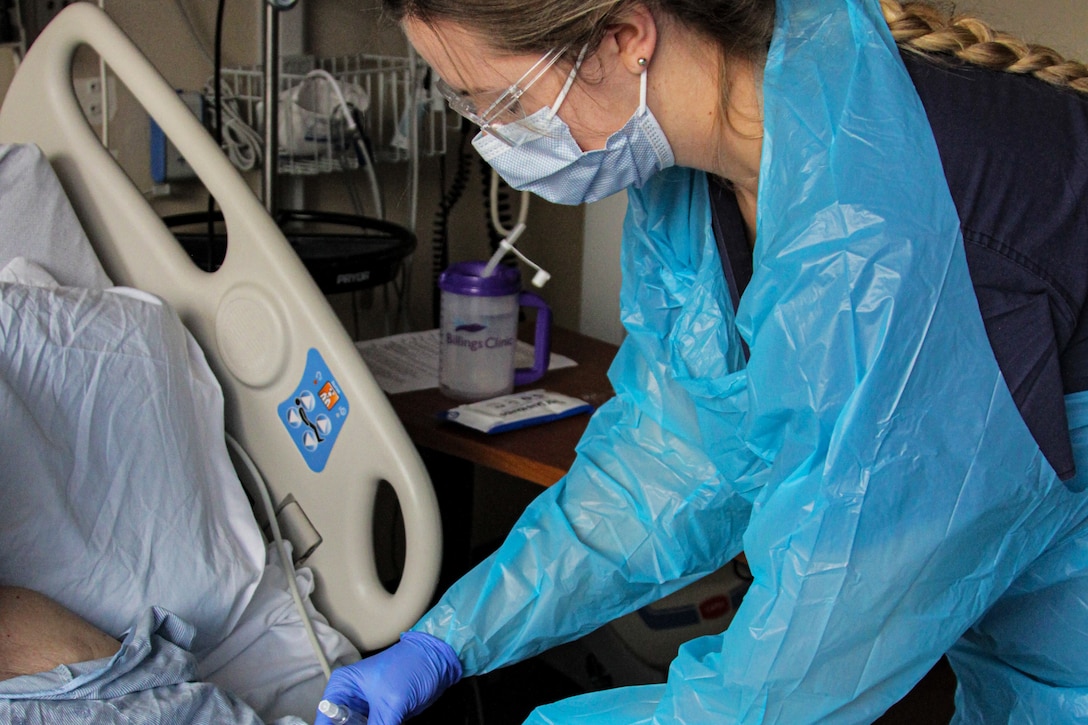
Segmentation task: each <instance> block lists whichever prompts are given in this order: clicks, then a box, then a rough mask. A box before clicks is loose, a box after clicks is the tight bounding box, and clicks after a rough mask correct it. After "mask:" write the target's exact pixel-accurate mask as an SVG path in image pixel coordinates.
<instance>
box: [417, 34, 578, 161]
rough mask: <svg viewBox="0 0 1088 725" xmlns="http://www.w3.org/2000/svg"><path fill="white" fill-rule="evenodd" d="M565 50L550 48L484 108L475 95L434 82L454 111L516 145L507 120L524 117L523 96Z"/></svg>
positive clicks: (441, 82) (573, 71) (514, 121)
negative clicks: (506, 131)
mask: <svg viewBox="0 0 1088 725" xmlns="http://www.w3.org/2000/svg"><path fill="white" fill-rule="evenodd" d="M566 51H567V49H566V48H554V49H552V50H549V51H548V52H547V53H545V54H544V55H543V56H541V58H540V60H538V61H537V62H536V63H534V64H533V67H532V68H530V69H529V70H527V71H525V73H524V74H523V75H522V76H521V77H520V78H518V79H517V80H516V81H515V82H514V83H513V85H511V86H510V87H509V88H507V89H506V90H505V91H503V92H502V93H501V94H499V97H498V98H496V99H495V100H494V101H493V102H492V103H491V104H490V105H489V106H488V107H487V108H485V109H484V110H483V111H481V110H479V107H478V106H477V105H476V101H475V99H473V97H472V96H471V95H470V94H468V93H466V92H465V91H459V90H457V89H455V88H454V87H453V86H451V85H450V84H448V83H446V81H444V80H442V79H441V78H439V79H438V80H437V81H436V82H435V87H436V88H437V89H438V92H439V93H441V94H442V97H443V98H445V99H446V102H447V103H448V104H449V105H450V108H452V109H453V110H454V111H456V112H457V113H459V114H460V115H462V116H464V117H465V118H467V119H468V120H470V121H472V122H473V123H474V124H476V125H477V126H479V127H480V128H481V129H482V130H484V131H486V132H487V133H489V134H492V135H494V136H495V137H497V138H498V139H499V140H501V141H503V142H504V143H506V144H508V145H510V146H514V145H516V144H515V142H514V141H513V140H511V139H510V138H508V137H507V136H505V135H503V132H502V126H503V125H505V124H508V123H516V122H517V121H520V120H522V119H524V118H525V115H526V114H525V109H524V108H522V106H521V97H522V96H523V95H524V94H525V92H526V91H527V90H529V88H530V87H532V85H533V84H534V83H536V82H537V81H538V80H540V78H541V76H543V75H544V74H545V73H547V72H548V70H549V69H551V67H552V66H553V65H555V64H556V62H557V61H558V60H559V59H560V58H562V57H563V54H564V53H565V52H566ZM576 71H577V66H575V68H574V69H573V70H572V71H571V78H570V79H568V81H567V86H568V87H569V86H570V83H571V81H572V80H573V75H574V73H575V72H576Z"/></svg>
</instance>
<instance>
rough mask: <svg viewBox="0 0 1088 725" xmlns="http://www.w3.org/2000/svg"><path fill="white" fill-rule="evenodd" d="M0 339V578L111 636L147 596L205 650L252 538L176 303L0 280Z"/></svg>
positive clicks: (228, 609) (255, 541) (216, 393)
mask: <svg viewBox="0 0 1088 725" xmlns="http://www.w3.org/2000/svg"><path fill="white" fill-rule="evenodd" d="M19 264H25V263H22V262H20V263H19ZM26 271H27V270H26V268H25V266H24V267H23V268H22V272H21V278H23V279H31V278H34V279H36V280H38V281H41V277H40V275H38V276H35V275H28V274H27V273H26ZM9 278H10V275H9ZM0 351H2V355H0V433H2V435H0V461H2V462H3V464H2V466H0V491H2V492H3V493H2V496H3V498H2V501H3V505H2V506H0V552H3V556H2V557H0V584H9V585H17V586H23V587H27V588H30V589H34V590H36V591H39V592H41V593H43V594H45V595H47V596H49V597H52V598H53V599H55V600H56V601H58V602H60V603H61V604H63V605H64V606H66V607H68V608H69V609H71V610H72V611H74V612H76V613H78V614H80V615H81V616H83V617H84V618H85V619H87V620H88V621H90V622H91V623H92V624H94V625H95V626H97V627H99V628H101V629H103V630H104V631H106V632H108V633H110V634H111V635H113V636H114V637H118V638H120V637H121V636H122V635H123V633H124V630H125V629H126V628H127V627H129V626H130V625H131V623H132V622H134V621H136V619H137V618H138V616H139V615H140V613H141V612H142V611H144V610H146V609H147V608H148V607H150V606H160V607H163V608H165V609H168V610H169V611H171V612H173V613H174V614H176V615H178V616H179V617H181V618H182V619H184V620H186V621H187V622H189V623H190V624H192V625H193V626H194V627H195V628H196V637H195V638H194V641H193V652H194V653H195V654H197V655H198V656H199V654H200V653H201V652H203V651H204V650H207V649H209V648H211V647H213V646H214V645H215V644H217V643H218V642H219V641H220V640H221V639H222V638H223V637H224V636H226V635H227V634H228V633H229V632H230V630H231V629H232V628H233V626H234V624H235V622H237V620H238V618H239V617H240V616H241V613H242V611H243V610H244V609H245V607H246V605H247V604H248V603H249V600H250V598H251V597H252V596H253V592H254V590H255V589H256V586H257V583H258V580H259V578H260V576H261V573H262V570H263V568H264V543H263V540H262V536H261V533H260V530H259V528H258V526H257V523H256V521H255V519H254V517H253V513H252V511H251V509H250V507H249V504H248V502H247V499H246V497H245V494H244V492H243V490H242V487H241V484H240V483H239V481H238V478H237V476H236V475H235V473H234V469H233V468H232V466H231V463H230V459H229V457H228V455H227V450H226V445H225V441H224V433H223V397H222V392H221V390H220V388H219V385H218V383H217V382H216V381H215V378H214V377H213V376H212V373H211V371H210V370H209V368H208V366H207V363H206V361H205V360H204V356H203V353H202V352H201V351H200V348H199V347H198V346H197V344H196V342H195V341H194V340H193V339H192V337H191V336H189V334H188V332H187V331H186V330H185V328H184V327H183V326H182V324H181V322H180V320H179V319H178V317H177V315H176V314H175V313H174V312H173V311H172V310H171V309H170V308H169V307H168V306H166V305H165V304H163V303H162V302H161V301H159V300H158V299H157V298H150V297H149V296H148V295H146V294H145V293H142V292H137V291H132V292H131V294H122V293H119V292H118V291H116V290H114V291H110V290H88V289H77V288H70V287H55V288H49V287H41V286H29V285H24V284H12V283H5V282H0Z"/></svg>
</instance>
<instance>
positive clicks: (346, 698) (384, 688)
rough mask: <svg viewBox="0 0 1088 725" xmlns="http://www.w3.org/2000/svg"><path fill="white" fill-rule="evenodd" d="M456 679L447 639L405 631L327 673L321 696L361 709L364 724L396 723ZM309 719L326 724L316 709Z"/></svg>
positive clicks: (455, 664) (457, 665)
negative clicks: (369, 654)
mask: <svg viewBox="0 0 1088 725" xmlns="http://www.w3.org/2000/svg"><path fill="white" fill-rule="evenodd" d="M460 679H461V662H460V660H458V659H457V654H456V653H455V652H454V651H453V648H452V647H450V646H449V645H448V644H446V643H445V642H443V641H442V640H440V639H438V638H437V637H433V636H431V635H429V634H425V633H423V632H405V633H404V634H402V635H401V636H400V641H399V642H397V643H396V644H395V645H393V646H392V647H390V648H389V649H386V650H383V651H382V652H379V653H378V654H376V655H373V656H372V657H367V658H366V659H363V660H360V661H359V662H356V663H355V664H353V665H348V666H347V667H341V668H339V669H337V670H336V671H335V672H333V673H332V677H330V678H329V684H327V685H326V686H325V699H326V700H329V701H331V702H334V703H336V704H337V705H343V706H345V707H347V708H349V709H351V710H353V711H354V712H357V713H359V714H361V715H366V716H367V718H368V725H400V723H402V722H404V720H405V719H407V718H409V717H411V716H413V715H416V714H418V713H420V712H422V711H423V710H424V709H426V708H427V706H428V705H430V704H431V703H433V702H434V701H435V700H437V699H438V696H439V695H441V694H442V693H443V692H445V691H446V688H448V687H449V686H450V685H453V684H454V683H456V682H457V681H458V680H460ZM314 725H331V721H330V720H329V719H328V718H327V717H325V716H324V715H322V714H321V713H318V714H317V718H316V719H315V720H314Z"/></svg>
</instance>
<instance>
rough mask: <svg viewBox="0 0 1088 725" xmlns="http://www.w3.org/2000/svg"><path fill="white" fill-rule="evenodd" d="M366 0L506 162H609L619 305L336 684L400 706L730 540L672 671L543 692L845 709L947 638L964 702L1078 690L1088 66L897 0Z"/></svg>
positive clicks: (904, 678)
mask: <svg viewBox="0 0 1088 725" xmlns="http://www.w3.org/2000/svg"><path fill="white" fill-rule="evenodd" d="M386 6H387V9H388V10H390V11H391V12H393V13H394V14H395V15H396V16H397V17H398V18H400V19H402V22H403V27H404V29H405V31H406V32H407V34H408V37H409V39H410V40H411V42H412V44H413V45H414V46H415V47H416V48H417V49H418V50H419V52H420V54H421V55H422V56H423V57H424V58H425V59H426V60H427V61H428V62H429V63H430V64H431V65H432V66H433V67H434V68H435V70H436V72H437V73H438V74H439V75H440V76H441V77H442V78H443V79H444V84H443V86H442V88H443V92H444V93H446V94H447V95H448V97H449V100H450V103H451V104H452V105H453V107H454V108H455V109H457V110H458V111H460V112H461V113H462V114H464V115H465V116H467V117H468V118H470V119H472V120H473V121H475V122H477V123H478V124H479V125H480V126H481V127H482V132H481V134H480V135H479V136H478V137H477V138H476V140H475V145H476V148H477V149H478V150H479V152H480V153H481V154H482V155H483V156H484V158H486V159H487V160H488V161H489V162H490V163H491V164H492V165H493V166H494V167H495V168H496V169H498V170H499V172H500V173H501V174H502V175H503V176H504V177H505V178H506V179H507V180H508V181H509V182H510V183H511V184H512V185H513V186H515V187H516V188H526V189H531V190H532V191H535V192H536V193H538V194H540V195H541V196H544V197H546V198H549V199H552V200H554V201H558V202H563V203H572V204H573V203H580V202H582V201H586V200H591V199H596V198H600V197H603V196H605V195H608V194H611V193H614V192H617V191H619V190H621V189H624V188H629V189H630V191H631V193H630V197H629V198H630V201H629V209H628V213H627V219H626V223H625V228H624V242H623V253H622V258H623V268H624V280H623V289H622V310H623V321H624V324H625V326H626V329H627V332H628V335H627V338H626V339H625V341H624V343H623V345H622V346H621V348H620V351H619V353H618V355H617V357H616V360H615V362H614V364H613V366H612V368H611V371H610V376H611V379H612V382H613V385H614V387H615V389H616V393H617V394H616V397H615V398H614V399H613V400H612V401H611V402H609V403H608V404H607V405H605V406H603V407H602V408H601V409H600V410H599V411H598V412H597V413H596V414H595V416H594V417H593V419H592V421H591V423H590V425H589V428H588V430H587V431H586V434H585V437H584V438H583V439H582V441H581V443H580V445H579V448H578V457H577V460H576V462H575V464H574V466H573V468H572V469H571V470H570V472H569V474H568V475H567V476H566V477H565V479H564V480H563V481H562V482H560V483H559V484H557V485H556V486H554V487H552V488H551V489H549V490H547V491H546V492H544V493H543V494H542V495H541V496H540V497H539V498H538V499H537V500H536V501H535V502H534V503H533V504H532V505H531V506H530V507H529V508H528V509H527V510H526V511H525V513H524V515H523V516H522V518H521V519H520V520H519V522H518V523H517V525H516V526H515V528H514V529H513V531H512V532H511V533H510V535H509V536H508V538H507V539H506V541H505V542H504V543H503V545H502V546H501V548H500V549H499V550H498V551H497V552H496V553H495V554H494V555H493V556H492V557H490V558H489V559H488V560H487V561H485V562H484V563H482V564H481V565H480V566H479V567H477V568H476V569H474V570H473V571H471V572H470V573H468V574H467V575H466V576H465V577H464V578H462V579H461V580H460V581H459V582H458V583H456V584H455V585H454V586H453V587H451V588H450V590H449V591H448V592H446V593H445V595H444V596H443V597H442V599H441V600H440V601H439V603H438V604H437V605H436V606H435V607H434V608H433V609H432V610H431V611H430V612H429V613H428V614H427V615H426V616H425V617H424V618H423V619H422V620H421V621H420V622H419V623H418V624H417V625H416V626H415V627H414V628H413V631H412V632H409V633H406V634H405V635H404V636H403V638H402V639H401V641H400V642H398V643H397V644H395V645H393V646H392V647H391V648H389V649H387V650H385V651H383V652H381V653H379V654H377V655H375V656H372V657H369V658H367V659H364V660H363V661H361V662H359V663H357V664H355V665H352V666H350V667H347V668H343V669H341V670H338V671H337V672H336V673H334V675H333V677H332V679H331V681H330V682H329V685H328V687H327V689H326V697H327V698H328V699H330V700H332V701H334V702H337V703H340V704H343V705H347V706H348V707H350V708H353V709H356V710H359V711H362V712H367V711H368V712H369V716H370V723H371V725H389V724H391V723H399V722H401V721H402V719H403V718H405V717H408V716H410V715H411V714H414V713H417V712H419V711H420V710H421V709H422V708H424V707H426V706H427V704H429V703H430V702H432V701H433V700H434V699H435V698H436V697H437V696H438V695H439V694H440V693H441V692H442V691H443V690H444V689H445V688H446V687H448V686H449V685H450V684H452V683H453V682H455V681H457V680H458V678H460V677H461V676H463V675H472V674H477V673H481V672H485V671H488V670H491V669H494V668H497V667H501V666H503V665H505V664H508V663H512V662H515V661H518V660H520V659H523V658H526V657H529V656H532V655H534V654H537V653H539V652H541V651H542V650H544V649H546V648H548V647H551V646H553V645H556V644H558V643H562V642H566V641H569V640H572V639H574V638H576V637H579V636H580V635H583V634H585V633H587V632H589V631H591V630H593V629H594V628H596V627H599V626H601V625H602V624H604V623H606V622H608V621H609V620H611V619H613V618H615V617H618V616H620V615H622V614H625V613H627V612H630V611H633V610H634V609H636V608H638V607H640V606H643V605H645V604H648V603H650V602H653V601H655V600H656V599H658V598H659V597H662V596H664V595H666V594H668V593H670V592H672V591H674V590H676V589H678V588H680V587H681V586H683V585H685V584H687V583H689V582H691V581H693V580H695V579H697V578H698V577H701V576H704V575H706V574H707V573H709V572H712V571H714V570H715V569H717V568H719V567H721V566H723V565H724V564H725V563H726V562H728V561H729V560H730V559H731V558H732V557H734V556H736V555H737V554H738V553H739V552H741V551H742V550H743V551H744V552H746V554H747V557H748V562H749V564H750V566H751V570H752V575H753V576H754V582H753V584H752V586H751V589H750V590H749V592H748V594H747V595H746V597H745V599H744V602H743V605H742V606H741V607H740V608H739V610H738V611H737V613H736V616H735V618H734V619H733V621H732V623H731V625H730V626H729V628H728V629H727V630H726V631H725V632H723V633H721V634H720V635H717V636H712V637H702V638H699V639H696V640H694V641H691V642H688V643H687V644H685V645H683V646H682V647H681V648H680V651H679V653H678V655H677V657H676V659H675V660H674V662H673V663H672V666H671V668H670V670H669V674H668V681H667V683H666V684H663V685H651V686H645V687H638V688H620V689H616V690H610V691H604V692H598V693H590V694H587V695H583V696H580V697H576V698H572V699H570V700H564V701H561V702H558V703H555V704H552V705H547V706H543V707H541V708H538V709H537V710H536V711H535V712H534V713H533V714H532V715H531V716H530V719H529V722H532V723H586V724H589V723H593V724H595V725H596V724H604V723H608V724H613V723H615V724H617V725H618V724H620V723H624V724H630V723H650V722H653V723H686V724H688V725H691V724H693V723H734V722H742V723H756V722H760V723H769V722H774V723H790V724H792V725H796V724H798V723H808V722H850V723H856V722H867V721H871V720H873V719H874V718H876V717H878V716H879V715H880V714H881V713H882V712H884V711H885V710H886V709H887V708H888V707H889V706H890V705H891V704H893V703H894V702H895V701H897V700H898V699H900V698H901V697H902V696H903V695H904V694H905V693H906V692H908V690H909V689H910V688H911V687H912V685H913V684H914V683H915V682H917V681H918V680H919V679H920V678H921V677H922V676H923V675H924V674H925V673H926V672H927V671H928V670H929V668H930V667H931V666H932V665H933V664H934V663H935V662H936V661H937V659H938V658H940V657H941V656H942V655H943V654H945V653H948V656H949V659H950V661H951V663H952V665H953V667H954V669H955V671H956V674H957V676H958V682H959V687H958V690H957V697H956V707H957V719H958V720H959V721H961V722H986V723H996V722H1017V723H1023V722H1062V723H1069V722H1088V658H1086V657H1085V656H1084V652H1085V651H1088V493H1085V492H1084V490H1085V488H1086V487H1088V360H1086V356H1088V320H1086V319H1085V316H1084V315H1083V314H1082V311H1083V310H1084V306H1085V303H1086V301H1088V93H1081V92H1080V91H1085V90H1088V69H1086V68H1085V67H1084V66H1083V65H1081V64H1077V63H1069V62H1065V61H1063V60H1062V59H1061V58H1059V57H1057V56H1056V54H1054V53H1052V52H1048V51H1046V50H1045V49H1040V48H1033V47H1029V46H1024V45H1022V44H1018V43H1017V42H1016V41H1014V40H1012V39H1011V38H1008V37H1005V36H996V37H995V36H994V34H993V32H992V31H991V30H990V29H989V28H988V27H987V26H985V25H983V24H981V23H979V22H977V21H974V20H971V19H963V20H960V21H958V22H952V21H951V20H950V19H948V18H944V17H943V16H940V15H939V14H938V13H936V12H935V11H933V10H932V9H930V8H929V7H928V6H919V5H909V6H901V5H899V4H898V3H896V2H894V1H888V2H884V3H881V4H878V3H877V1H876V0H779V1H778V2H777V4H776V3H774V2H773V0H541V2H519V1H517V0H505V1H500V0H488V1H486V2H485V1H483V0H386ZM882 11H883V12H882ZM890 28H891V29H892V30H894V31H895V36H894V37H895V38H897V39H899V41H900V42H901V43H902V47H903V48H904V49H905V50H922V51H936V52H939V53H940V55H935V56H929V57H925V56H919V55H916V54H914V53H911V52H904V53H902V54H901V53H900V49H899V46H897V45H896V41H895V40H893V35H892V33H891V32H889V29H890ZM946 51H947V52H946ZM966 61H969V62H966ZM980 64H985V65H988V66H989V67H983V65H980ZM992 68H1003V69H1007V70H1010V71H1013V72H1012V73H1007V72H999V71H996V70H993V69H992ZM1040 79H1041V80H1040ZM1044 81H1049V83H1047V82H1044ZM318 721H319V722H326V721H325V720H324V719H323V718H319V720H318Z"/></svg>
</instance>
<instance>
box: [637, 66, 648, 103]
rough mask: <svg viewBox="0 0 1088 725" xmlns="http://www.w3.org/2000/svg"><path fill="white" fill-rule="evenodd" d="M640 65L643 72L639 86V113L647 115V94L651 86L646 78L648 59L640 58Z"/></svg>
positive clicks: (640, 74)
mask: <svg viewBox="0 0 1088 725" xmlns="http://www.w3.org/2000/svg"><path fill="white" fill-rule="evenodd" d="M638 64H639V66H640V67H641V68H642V72H641V73H639V86H638V113H639V114H643V113H646V94H647V90H648V86H649V82H648V80H647V78H646V70H647V68H646V59H645V58H639V59H638Z"/></svg>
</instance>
